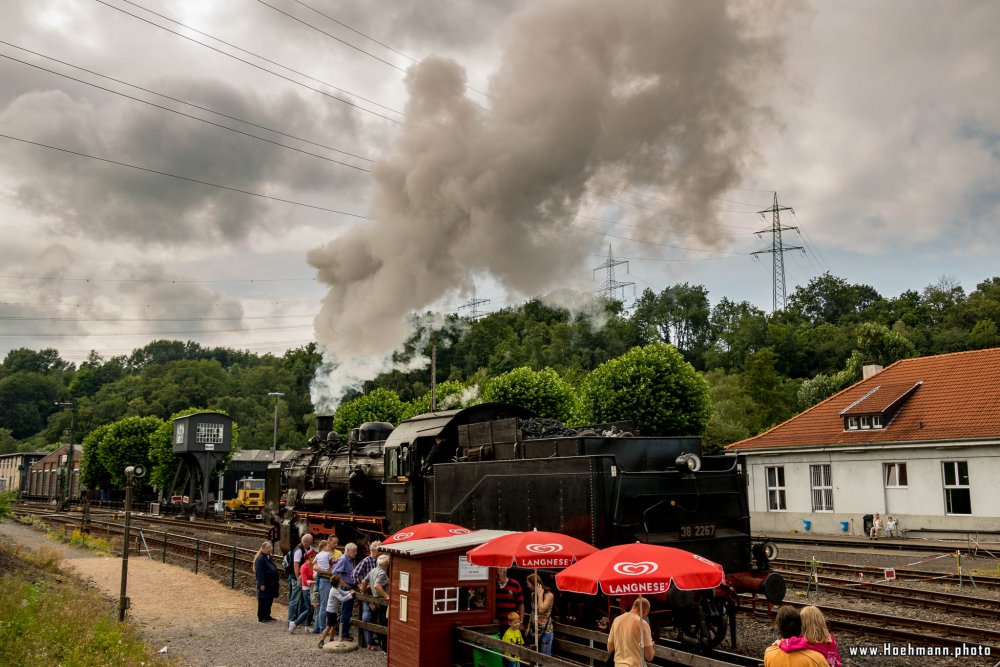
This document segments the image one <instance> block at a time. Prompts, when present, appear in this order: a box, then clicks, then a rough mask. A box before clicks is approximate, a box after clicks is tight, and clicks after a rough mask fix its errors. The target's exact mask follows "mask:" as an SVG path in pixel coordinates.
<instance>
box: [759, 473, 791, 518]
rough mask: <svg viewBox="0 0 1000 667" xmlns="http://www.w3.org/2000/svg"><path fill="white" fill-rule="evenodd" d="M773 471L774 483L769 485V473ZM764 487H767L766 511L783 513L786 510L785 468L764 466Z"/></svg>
mask: <svg viewBox="0 0 1000 667" xmlns="http://www.w3.org/2000/svg"><path fill="white" fill-rule="evenodd" d="M772 470H773V471H774V483H773V484H772V483H771V471H772ZM764 485H765V486H766V487H767V511H768V512H784V511H787V510H788V503H787V498H786V494H785V466H766V467H765V468H764Z"/></svg>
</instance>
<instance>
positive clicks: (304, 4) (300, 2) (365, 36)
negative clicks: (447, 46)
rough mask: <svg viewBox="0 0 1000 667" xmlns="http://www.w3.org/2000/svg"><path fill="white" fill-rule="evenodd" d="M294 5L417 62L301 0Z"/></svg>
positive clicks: (296, 0)
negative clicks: (300, 6)
mask: <svg viewBox="0 0 1000 667" xmlns="http://www.w3.org/2000/svg"><path fill="white" fill-rule="evenodd" d="M295 3H296V4H299V5H302V6H303V7H305V8H306V9H308V10H309V11H311V12H315V13H316V14H319V15H320V16H322V17H323V18H326V19H329V20H331V21H333V22H334V23H336V24H337V25H339V26H341V27H342V28H347V29H348V30H350V31H351V32H353V33H354V34H356V35H360V36H362V37H364V38H365V39H367V40H369V41H371V42H375V43H376V44H378V45H379V46H381V47H382V48H384V49H388V50H390V51H392V52H393V53H395V54H396V55H397V56H402V57H403V58H406V59H407V60H409V61H410V62H413V63H415V62H417V59H416V58H412V57H410V56H408V55H406V54H405V53H403V52H402V51H397V50H396V49H394V48H392V47H391V46H389V45H388V44H386V43H385V42H380V41H378V40H377V39H375V38H374V37H372V36H371V35H366V34H365V33H363V32H361V31H360V30H358V29H357V28H352V27H351V26H349V25H347V24H346V23H344V22H343V21H341V20H339V19H336V18H334V17H332V16H330V15H329V14H325V13H323V12H321V11H320V10H318V9H316V8H315V7H313V6H311V5H307V4H306V3H304V2H302V0H295Z"/></svg>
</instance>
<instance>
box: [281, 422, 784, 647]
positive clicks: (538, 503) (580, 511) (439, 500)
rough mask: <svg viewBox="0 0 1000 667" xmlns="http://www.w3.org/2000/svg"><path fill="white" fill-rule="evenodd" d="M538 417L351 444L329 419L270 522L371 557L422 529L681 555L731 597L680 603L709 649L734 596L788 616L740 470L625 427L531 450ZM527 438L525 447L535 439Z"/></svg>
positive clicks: (702, 596) (684, 444) (380, 435)
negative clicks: (781, 608)
mask: <svg viewBox="0 0 1000 667" xmlns="http://www.w3.org/2000/svg"><path fill="white" fill-rule="evenodd" d="M533 417H534V415H533V414H532V413H531V412H529V411H527V410H524V409H522V408H519V407H517V406H513V405H507V404H497V403H487V404H481V405H477V406H473V407H470V408H465V409H462V410H449V411H444V412H433V413H428V414H424V415H419V416H417V417H414V418H413V419H409V420H407V421H405V422H403V423H401V424H400V425H399V426H398V427H396V428H393V427H392V425H391V424H387V423H367V424H363V425H362V426H361V427H360V428H358V429H355V430H353V431H352V432H351V434H350V437H349V438H348V440H347V442H346V443H343V442H341V441H340V440H339V438H338V437H337V434H336V433H334V432H333V431H332V417H320V418H318V420H317V434H316V436H314V438H313V439H312V440H311V441H310V444H309V447H307V448H306V449H303V450H302V451H301V452H299V453H298V455H297V456H296V457H295V458H294V459H292V460H290V461H288V462H287V463H286V469H285V470H286V476H287V488H288V491H287V495H286V502H285V505H284V507H283V508H282V507H280V505H279V503H278V501H277V498H278V496H279V494H280V488H281V471H280V468H278V467H277V466H273V467H272V468H270V469H269V470H268V478H267V491H266V498H267V504H268V506H267V510H268V513H269V516H270V517H271V521H272V524H273V526H272V532H273V537H274V539H275V540H278V541H280V546H281V548H282V549H283V550H287V549H289V548H291V546H292V545H294V544H295V543H297V541H298V539H299V536H300V535H302V534H304V533H306V532H309V533H312V534H313V535H314V536H328V535H333V534H336V535H337V536H338V538H339V539H340V541H341V543H344V542H346V541H354V542H357V543H359V545H361V546H362V547H363V546H365V545H366V544H368V543H369V541H371V540H374V539H382V538H383V537H384V536H386V535H389V534H392V533H393V532H395V531H396V530H399V529H400V528H403V527H405V526H409V525H412V524H415V523H419V522H423V521H446V522H449V523H455V524H458V525H461V526H465V527H467V528H470V529H484V528H489V529H499V530H531V529H535V528H537V529H538V530H546V531H553V532H559V533H564V534H567V535H571V536H573V537H576V538H579V539H581V540H583V541H585V542H589V543H591V544H593V545H594V546H596V547H598V548H601V547H607V546H611V545H614V544H623V543H628V542H635V541H641V542H648V543H653V544H660V545H667V546H673V547H677V548H683V549H686V550H688V551H691V552H694V553H697V554H699V555H701V556H704V557H705V558H708V559H711V560H713V561H715V562H717V563H719V564H721V565H722V566H723V568H724V569H725V571H726V573H727V581H726V584H725V585H723V586H721V587H720V588H719V589H717V590H714V591H708V592H695V593H691V592H685V591H678V590H671V592H670V594H669V595H666V596H664V600H663V601H662V604H664V605H666V606H667V607H668V608H670V609H671V610H672V615H673V619H672V622H673V625H674V626H675V627H676V628H677V629H678V631H679V636H680V637H681V638H682V639H684V640H686V641H688V642H690V643H692V644H696V645H698V646H701V647H709V648H710V647H714V646H716V645H717V644H718V643H719V642H721V641H722V639H723V638H724V636H725V630H726V625H727V623H726V621H727V616H728V617H729V623H730V625H732V624H733V623H734V620H733V619H734V616H733V614H734V607H733V605H734V602H735V595H736V593H740V592H749V593H761V594H763V595H764V596H765V597H766V598H767V599H768V600H769V601H770V602H779V601H780V600H781V599H782V598H783V597H784V593H785V583H784V581H783V580H782V578H781V577H780V576H779V575H777V574H776V573H773V572H770V571H769V564H768V560H769V558H771V557H773V551H772V549H773V547H772V546H771V545H765V544H752V543H751V537H750V535H751V533H750V518H749V517H750V512H749V507H748V502H747V478H746V472H745V464H744V462H743V460H742V459H741V458H739V457H736V456H732V455H725V456H703V455H702V450H701V442H700V439H698V438H692V437H636V436H632V434H631V433H630V432H629V431H628V430H627V425H625V426H626V428H625V430H623V429H622V428H621V426H622V425H604V426H600V427H591V428H590V429H588V430H584V431H580V432H577V433H576V434H575V435H571V436H569V435H558V434H557V435H555V436H546V437H526V436H525V432H524V428H523V427H524V426H525V425H526V424H529V423H531V420H532V418H533ZM529 435H530V434H529Z"/></svg>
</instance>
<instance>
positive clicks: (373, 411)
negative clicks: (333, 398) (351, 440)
mask: <svg viewBox="0 0 1000 667" xmlns="http://www.w3.org/2000/svg"><path fill="white" fill-rule="evenodd" d="M401 414H403V402H402V401H400V400H399V396H397V395H396V392H394V391H389V390H388V389H375V390H374V391H371V392H369V393H367V394H365V395H363V396H358V397H357V398H355V399H353V400H350V401H347V402H346V403H341V404H340V407H338V408H337V412H336V413H334V415H333V430H334V431H336V432H337V433H338V434H339V435H340V436H341V437H342V438H346V437H347V434H348V433H349V432H350V431H351V429H352V428H357V427H359V426H361V425H362V424H364V423H365V422H389V423H390V424H398V423H399V416H400V415H401Z"/></svg>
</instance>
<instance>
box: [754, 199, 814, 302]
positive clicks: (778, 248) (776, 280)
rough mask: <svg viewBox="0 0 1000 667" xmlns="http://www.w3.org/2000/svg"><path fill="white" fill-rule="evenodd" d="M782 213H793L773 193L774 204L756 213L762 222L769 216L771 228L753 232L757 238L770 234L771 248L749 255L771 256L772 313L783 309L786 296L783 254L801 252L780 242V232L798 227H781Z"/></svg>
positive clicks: (799, 247) (789, 207) (800, 248)
mask: <svg viewBox="0 0 1000 667" xmlns="http://www.w3.org/2000/svg"><path fill="white" fill-rule="evenodd" d="M782 211H792V213H793V214H794V213H795V211H794V210H792V207H791V206H779V205H778V193H777V192H775V193H774V204H772V205H771V208H766V209H764V210H763V211H757V213H759V214H760V217H761V219H763V220H767V214H768V213H770V214H771V228H770V229H762V230H760V231H758V232H755V233H756V234H757V238H763V235H764V234H767V233H770V234H771V247H770V248H764V249H762V250H757V251H756V252H752V253H750V254H751V255H753V256H754V257H756V256H758V255H765V254H768V253H770V255H771V267H772V270H771V273H772V276H771V293H772V300H773V306H772V311H773V312H777V311H779V310H783V309H784V308H785V298H786V296H787V295H786V293H785V253H786V252H788V251H789V250H802V246H797V245H796V246H790V245H784V244H783V243H782V242H781V232H787V231H795V230H798V227H782V226H781V212H782Z"/></svg>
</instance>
